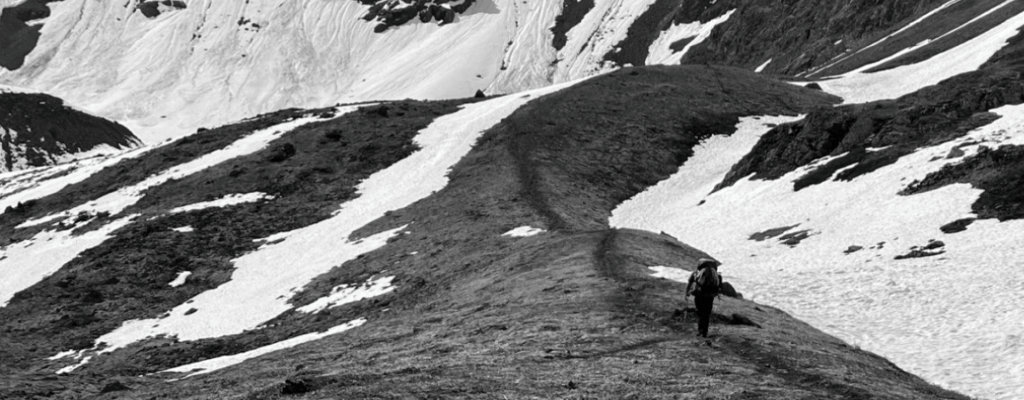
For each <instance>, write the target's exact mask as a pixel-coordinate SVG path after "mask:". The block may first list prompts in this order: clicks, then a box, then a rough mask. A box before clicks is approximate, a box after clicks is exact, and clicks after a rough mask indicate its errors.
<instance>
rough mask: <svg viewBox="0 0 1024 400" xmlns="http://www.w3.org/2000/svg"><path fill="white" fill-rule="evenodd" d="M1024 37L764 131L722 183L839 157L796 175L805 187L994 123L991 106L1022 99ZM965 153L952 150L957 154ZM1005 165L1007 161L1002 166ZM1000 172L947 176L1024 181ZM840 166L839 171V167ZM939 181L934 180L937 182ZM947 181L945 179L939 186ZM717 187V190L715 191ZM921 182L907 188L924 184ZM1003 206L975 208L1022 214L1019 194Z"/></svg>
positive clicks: (981, 181) (992, 184)
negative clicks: (928, 76)
mask: <svg viewBox="0 0 1024 400" xmlns="http://www.w3.org/2000/svg"><path fill="white" fill-rule="evenodd" d="M1022 49H1024V38H1022V37H1021V36H1020V35H1018V36H1017V37H1015V38H1014V39H1013V40H1012V41H1011V43H1010V45H1009V46H1007V47H1005V48H1003V49H1002V50H1001V51H999V52H998V53H997V54H996V55H995V56H994V57H993V58H992V59H991V60H990V61H989V62H988V63H986V64H985V65H983V66H982V68H981V69H980V70H978V71H975V72H971V73H967V74H963V75H959V76H955V77H953V78H950V79H948V80H945V81H943V82H941V83H939V84H938V85H935V86H932V87H928V88H925V89H923V90H921V91H919V92H916V93H913V94H909V95H906V96H903V97H901V98H899V99H896V100H884V101H877V102H873V103H867V104H854V105H847V106H841V107H837V108H834V109H822V110H817V111H814V112H812V113H811V114H810V115H809V116H808V117H807V118H806V119H804V120H802V121H799V122H795V123H792V124H787V125H783V126H780V127H778V128H776V129H774V130H772V131H771V132H769V133H767V134H765V135H764V136H763V137H762V138H761V140H760V141H759V142H758V144H757V145H756V146H755V147H754V148H753V149H752V150H751V151H750V153H749V154H748V155H747V156H746V157H744V158H743V160H741V161H740V162H739V163H737V164H736V165H735V166H734V167H733V168H732V170H731V171H730V172H729V174H728V175H727V176H726V177H725V180H724V181H723V182H722V183H721V184H720V185H719V186H718V188H717V189H721V188H724V187H728V186H730V185H732V184H734V183H736V182H737V181H739V180H740V179H743V178H744V177H747V176H751V175H752V179H778V178H780V177H782V176H783V175H785V174H787V173H790V172H792V171H794V170H796V169H797V168H799V167H803V166H806V165H808V164H810V163H812V162H813V161H815V160H818V159H820V158H822V157H827V156H830V157H835V158H834V159H832V160H831V161H829V162H828V163H826V164H824V165H820V166H817V167H816V168H814V169H813V170H812V171H810V172H808V173H807V174H805V175H804V176H803V177H801V178H800V179H798V180H797V181H795V182H794V189H796V190H801V189H804V188H806V187H808V186H812V185H815V184H818V183H821V182H825V181H828V180H830V179H832V180H836V181H849V180H853V179H856V178H857V177H858V176H861V175H864V174H868V173H871V172H872V171H875V170H877V169H879V168H882V167H885V166H888V165H892V164H894V163H896V162H897V161H898V160H899V159H900V158H901V157H903V156H906V155H908V154H911V153H913V152H915V151H916V150H917V149H919V148H921V147H924V146H934V145H937V144H940V143H946V142H950V141H953V140H955V139H958V138H962V137H964V136H965V135H967V134H968V133H969V132H971V131H972V130H974V129H976V128H979V127H982V126H985V125H989V124H991V123H992V122H993V121H996V120H998V119H999V118H1000V116H999V115H998V114H996V113H993V112H990V111H991V110H994V109H997V108H999V107H1003V106H1007V105H1017V104H1021V103H1024V84H1022V83H1021V79H1020V78H1021V74H1022V73H1024V68H1022V66H1021V64H1020V63H1021V60H1022V59H1024V58H1022V57H1021V51H1022ZM1018 153H1019V152H1015V151H1007V152H1005V154H1003V152H1002V151H1000V152H995V153H993V154H1003V157H1006V158H1009V159H1013V160H1018V161H1019V160H1020V155H1019V154H1018ZM963 155H964V153H963V152H962V151H961V152H960V153H951V154H949V155H948V157H949V158H958V157H961V156H963ZM1002 166H1003V167H1005V165H1002ZM995 169H996V170H997V171H998V172H994V173H995V174H996V175H997V176H999V177H1000V178H999V179H997V180H996V181H985V180H986V179H990V178H991V176H989V175H990V174H985V176H980V175H977V174H975V175H970V176H974V178H967V177H966V176H965V177H961V178H959V179H951V180H944V181H943V182H945V185H948V184H951V183H953V182H964V183H968V182H969V183H975V184H976V186H979V187H984V188H986V190H992V189H997V188H1001V189H998V190H1003V191H1008V192H1014V191H1021V190H1024V187H1021V183H1020V179H1019V173H1018V172H1015V171H1016V170H1015V169H1014V170H1013V171H1010V170H1004V169H1003V168H1001V167H996V168H995ZM837 172H838V173H837ZM939 181H942V180H932V181H931V183H930V184H929V186H930V187H932V188H936V187H938V186H940V185H939ZM941 186H944V185H941ZM717 189H716V190H717ZM920 189H921V188H920V187H919V188H918V189H915V190H908V191H907V192H906V193H913V192H918V191H921V190H920ZM1000 197H1001V198H1002V199H1003V200H999V201H997V203H1004V205H1002V206H998V207H994V208H993V207H992V206H991V205H983V204H982V203H991V202H992V201H993V200H979V201H980V202H981V203H979V204H978V205H977V206H976V207H975V208H976V210H978V211H979V213H980V214H981V215H983V217H982V218H998V219H999V220H1006V219H1013V218H1020V212H1019V211H1016V210H1017V209H1018V208H1020V207H1021V205H1020V203H1021V200H1020V199H1017V198H1016V197H1014V196H1009V197H1007V196H1000Z"/></svg>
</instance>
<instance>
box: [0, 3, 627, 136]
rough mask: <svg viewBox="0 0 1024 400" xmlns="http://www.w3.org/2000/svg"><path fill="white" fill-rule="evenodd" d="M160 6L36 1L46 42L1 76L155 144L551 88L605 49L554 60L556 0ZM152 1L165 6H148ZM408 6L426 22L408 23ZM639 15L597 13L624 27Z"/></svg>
mask: <svg viewBox="0 0 1024 400" xmlns="http://www.w3.org/2000/svg"><path fill="white" fill-rule="evenodd" d="M163 3H165V2H131V1H129V2H95V1H88V0H66V1H61V2H50V3H48V4H47V2H33V3H32V4H36V5H37V6H38V7H42V8H43V9H44V10H47V11H46V13H48V14H49V17H47V18H45V19H41V20H38V21H35V22H33V24H35V25H32V26H31V27H30V28H24V29H29V30H30V31H31V32H33V35H38V38H35V39H34V40H33V43H34V46H33V47H32V48H31V49H30V51H27V54H25V55H24V61H23V62H19V63H17V64H21V65H20V66H14V64H9V65H8V66H7V67H6V68H0V82H3V83H8V84H14V85H18V86H24V87H31V88H34V89H37V90H41V91H45V92H47V93H53V94H55V95H58V96H61V97H63V98H66V99H68V100H69V101H71V102H73V103H75V104H86V105H88V107H89V110H90V111H91V112H95V113H97V114H99V115H102V116H106V117H109V118H114V119H117V120H120V121H122V122H125V123H131V126H132V127H133V129H135V130H136V131H138V132H141V133H140V135H142V137H143V138H144V139H145V140H146V141H147V142H150V143H156V142H158V141H160V140H163V139H164V138H168V137H176V136H180V135H182V134H185V133H190V132H192V131H193V130H194V129H196V128H198V127H201V126H209V125H216V124H223V123H226V122H228V121H232V120H237V119H239V118H243V117H246V116H249V115H253V114H257V113H262V112H269V111H273V110H277V109H281V108H286V107H295V106H302V107H316V106H324V105H328V104H334V103H336V102H339V101H340V102H349V101H360V100H378V99H401V98H421V99H422V98H429V99H438V98H453V97H466V96H471V95H472V94H474V93H475V92H476V91H477V90H485V91H486V92H488V93H508V92H515V91H520V90H524V89H530V88H536V87H541V86H546V85H549V84H551V83H552V82H554V81H555V80H554V79H553V78H552V77H553V76H555V75H557V76H558V77H559V81H561V80H572V79H576V78H579V77H583V76H588V75H590V74H593V73H595V72H597V71H599V68H597V67H594V66H592V65H590V64H594V63H599V62H600V61H601V60H600V55H598V56H592V53H595V52H601V51H608V49H609V48H610V47H606V46H599V47H595V48H592V49H591V48H584V47H583V45H582V44H581V45H580V46H578V47H572V52H569V51H568V50H569V48H567V49H566V51H565V52H564V55H563V56H559V54H558V52H557V50H556V49H555V48H554V47H553V46H552V40H553V39H552V37H553V33H552V32H551V31H550V28H551V27H552V26H553V25H555V19H556V17H558V16H559V13H560V4H558V2H533V3H530V2H528V3H523V2H517V1H510V0H488V1H477V2H471V1H464V2H463V1H460V2H441V1H439V2H429V3H428V2H413V3H405V2H399V1H380V2H375V3H374V4H365V3H368V2H361V1H351V0H345V1H320V2H311V3H303V4H299V5H295V4H293V3H290V2H286V1H283V0H253V1H245V2H241V1H208V0H204V1H189V2H167V3H183V4H184V3H187V4H186V6H185V7H172V6H165V5H163ZM617 3H618V2H617ZM148 4H156V5H157V6H158V7H157V10H156V11H159V10H160V7H164V9H163V10H164V12H159V13H156V12H152V13H151V12H148V11H146V10H149V7H148V6H147V5H148ZM403 4H405V5H403ZM622 4H625V5H629V8H635V6H632V4H633V2H624V3H622ZM419 5H422V6H423V7H426V9H427V10H434V11H437V10H442V11H438V12H439V13H440V14H444V15H441V20H442V23H441V24H438V23H437V21H436V20H434V19H431V20H430V21H429V22H422V20H423V18H420V17H419V16H418V14H417V13H416V12H417V11H422V10H420V8H419V7H420V6H419ZM638 6H641V7H642V6H643V4H639V3H638ZM47 7H48V8H47ZM7 10H14V9H13V8H8V9H7ZM443 10H450V11H443ZM405 12H408V13H411V14H409V15H416V16H417V17H416V18H413V19H411V20H407V21H406V20H405V18H406V17H407V16H409V15H406V14H404V13H405ZM448 12H451V13H453V14H451V15H449V14H447V13H448ZM460 12H461V13H460ZM630 12H631V11H630V9H625V10H620V11H616V12H612V13H608V15H605V16H604V17H603V18H604V19H601V18H602V17H600V16H598V17H596V18H598V22H601V21H605V22H607V20H608V19H612V20H616V21H619V23H625V24H628V23H629V21H631V20H632V19H631V18H634V17H635V16H633V15H632V14H630ZM6 13H7V14H11V15H14V14H16V12H15V11H6ZM431 13H433V11H431ZM7 14H5V15H7ZM440 14H439V15H440ZM431 16H432V17H431V18H434V17H433V14H431ZM449 19H450V20H451V22H450V23H443V22H445V21H447V20H449ZM368 20H369V21H368ZM403 21H404V22H403ZM379 24H383V25H385V27H388V26H390V28H389V29H381V28H380V25H379ZM5 26H6V25H5ZM11 29H15V28H11ZM24 29H23V30H24ZM602 29H618V28H615V27H612V28H609V27H606V26H604V24H602V23H591V24H589V25H582V26H580V27H577V29H575V30H574V31H573V32H571V34H570V37H572V38H587V37H591V36H593V35H594V32H595V31H598V30H602ZM582 40H584V39H573V41H572V43H577V42H579V43H583V42H582ZM19 43H20V42H19ZM23 52H24V51H23ZM5 54H6V53H5ZM601 54H603V53H601ZM560 59H564V62H557V61H558V60H560ZM576 60H580V61H576ZM561 70H571V71H570V72H566V73H557V71H561Z"/></svg>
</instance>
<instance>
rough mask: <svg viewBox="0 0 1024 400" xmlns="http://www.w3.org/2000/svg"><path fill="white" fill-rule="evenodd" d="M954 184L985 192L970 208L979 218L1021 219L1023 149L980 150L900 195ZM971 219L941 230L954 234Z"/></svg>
mask: <svg viewBox="0 0 1024 400" xmlns="http://www.w3.org/2000/svg"><path fill="white" fill-rule="evenodd" d="M953 183H969V184H971V185H973V186H974V187H976V188H979V189H983V190H984V192H983V193H982V194H981V196H980V197H979V198H978V201H976V202H975V203H974V205H973V206H972V207H971V208H972V211H974V213H975V214H977V215H978V218H982V219H985V218H995V219H998V220H1000V221H1006V220H1011V219H1021V218H1024V146H1011V145H1006V146H1001V147H999V148H995V149H992V148H988V147H983V148H982V149H981V150H980V151H978V154H975V155H973V156H971V157H968V158H967V159H965V160H963V162H960V163H957V164H951V165H947V166H946V167H944V168H942V169H941V170H939V171H937V172H934V173H931V174H929V175H928V176H927V177H925V178H924V179H923V180H921V181H919V182H913V183H911V184H910V186H908V187H907V189H906V190H904V191H903V192H901V193H900V194H903V195H912V194H915V193H921V192H926V191H929V190H934V189H937V188H940V187H943V186H946V185H949V184H953ZM973 221H974V220H973V219H965V220H958V221H954V222H952V223H950V224H947V225H944V226H943V227H942V230H943V232H946V233H955V232H959V231H963V230H965V229H967V226H968V225H970V224H971V222H973Z"/></svg>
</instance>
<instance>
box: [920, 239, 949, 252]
mask: <svg viewBox="0 0 1024 400" xmlns="http://www.w3.org/2000/svg"><path fill="white" fill-rule="evenodd" d="M945 246H946V244H945V243H943V242H942V241H941V240H932V241H930V242H928V244H927V245H925V246H924V249H925V250H935V249H937V248H940V247H945Z"/></svg>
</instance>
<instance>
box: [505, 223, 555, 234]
mask: <svg viewBox="0 0 1024 400" xmlns="http://www.w3.org/2000/svg"><path fill="white" fill-rule="evenodd" d="M544 232H547V231H545V230H543V229H540V228H534V227H532V226H528V225H527V226H520V227H518V228H515V229H513V230H510V231H508V232H505V233H503V234H501V236H511V237H528V236H534V235H539V234H541V233H544Z"/></svg>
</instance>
